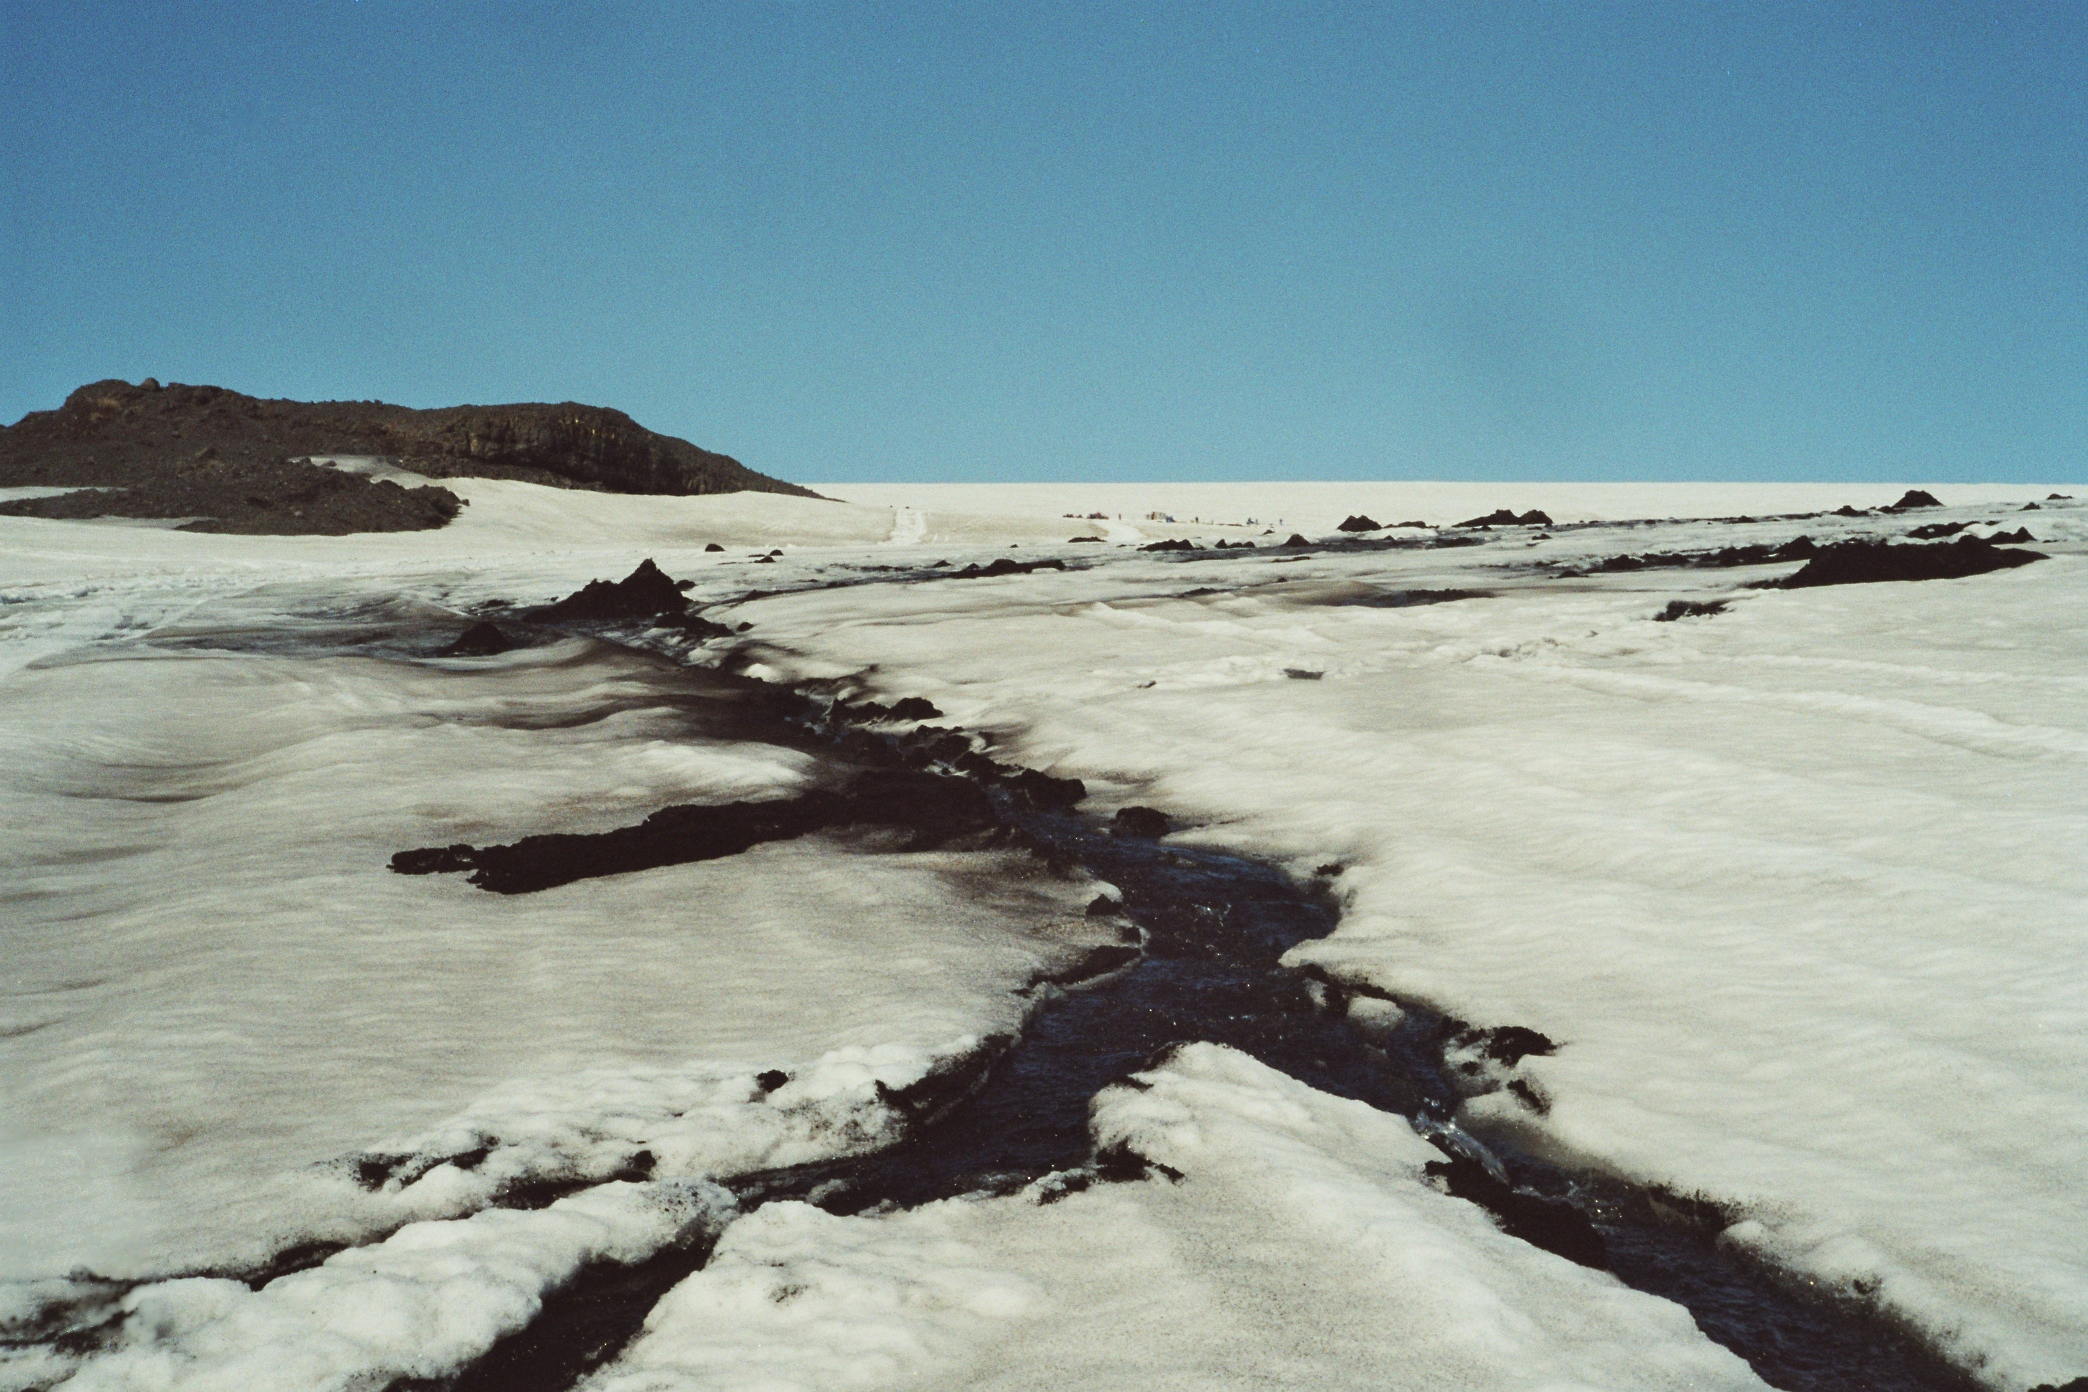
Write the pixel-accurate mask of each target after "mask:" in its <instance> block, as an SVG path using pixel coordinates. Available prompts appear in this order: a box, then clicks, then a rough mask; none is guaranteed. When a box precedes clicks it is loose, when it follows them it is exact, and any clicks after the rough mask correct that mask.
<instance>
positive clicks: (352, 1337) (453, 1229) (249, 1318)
mask: <svg viewBox="0 0 2088 1392" xmlns="http://www.w3.org/2000/svg"><path fill="white" fill-rule="evenodd" d="M732 1208H733V1200H732V1196H731V1195H730V1194H728V1193H726V1192H725V1191H724V1190H722V1189H719V1188H717V1187H716V1186H714V1185H708V1184H703V1183H701V1182H697V1183H693V1184H689V1183H684V1184H672V1183H663V1184H624V1183H612V1184H604V1185H600V1186H598V1187H596V1188H594V1189H590V1190H588V1191H586V1192H584V1193H580V1194H575V1195H573V1196H572V1197H570V1198H565V1199H560V1200H559V1201H558V1202H556V1203H554V1204H552V1205H550V1206H549V1207H547V1208H544V1209H540V1210H535V1211H529V1212H517V1211H512V1210H493V1211H489V1212H485V1213H479V1214H475V1215H473V1216H472V1217H470V1218H465V1219H459V1220H454V1221H449V1222H427V1223H415V1224H412V1225H410V1226H408V1227H405V1228H402V1229H400V1230H399V1231H398V1232H396V1233H394V1234H393V1235H392V1236H391V1237H389V1238H387V1239H386V1240H385V1241H383V1242H381V1243H378V1244H376V1245H374V1246H369V1247H359V1248H354V1249H351V1250H349V1251H346V1252H342V1253H339V1254H338V1255H336V1256H334V1257H332V1258H330V1259H328V1260H327V1261H326V1263H325V1264H324V1265H321V1266H317V1267H313V1268H312V1269H310V1270H307V1271H300V1272H297V1273H296V1274H294V1275H290V1276H284V1277H280V1278H278V1279H277V1280H274V1281H271V1282H269V1283H268V1285H266V1286H264V1287H263V1288H262V1289H260V1290H258V1291H255V1290H251V1289H249V1288H248V1287H247V1286H246V1285H245V1284H244V1283H243V1282H239V1281H224V1280H210V1279H207V1278H191V1279H188V1280H179V1281H166V1282H161V1283H159V1284H156V1285H150V1286H143V1287H140V1288H139V1289H137V1290H135V1291H132V1292H131V1293H130V1294H129V1295H128V1296H127V1297H125V1299H124V1301H123V1328H122V1333H121V1336H120V1340H119V1342H118V1343H117V1345H116V1347H115V1348H114V1349H112V1350H110V1351H108V1352H106V1353H104V1354H102V1355H100V1356H99V1357H96V1358H93V1359H90V1360H88V1361H87V1362H85V1363H84V1364H83V1365H81V1367H80V1368H79V1370H78V1371H77V1373H76V1374H75V1375H74V1376H73V1377H72V1378H71V1379H70V1380H69V1381H68V1382H67V1383H66V1384H65V1386H66V1387H67V1388H68V1389H70V1390H71V1392H252V1390H253V1389H260V1388H268V1389H271V1390H272V1392H338V1390H340V1389H347V1388H355V1387H381V1386H385V1385H388V1384H389V1383H390V1382H391V1381H392V1380H393V1379H395V1378H406V1377H410V1378H425V1379H436V1378H442V1377H446V1376H453V1375H455V1374H456V1373H459V1372H461V1371H462V1370H463V1369H464V1368H465V1367H466V1366H468V1365H469V1364H470V1363H471V1362H472V1360H474V1359H476V1358H478V1357H479V1356H480V1355H482V1354H484V1353H485V1352H486V1351H487V1350H488V1349H490V1348H491V1347H492V1346H493V1345H494V1343H495V1342H497V1341H498V1340H499V1339H500V1338H501V1337H502V1336H503V1335H506V1334H510V1333H513V1332H514V1331H515V1330H517V1329H520V1328H521V1327H522V1326H524V1325H525V1324H527V1323H528V1322H529V1321H530V1319H531V1318H533V1317H534V1316H535V1314H536V1312H537V1310H538V1309H539V1308H540V1307H541V1306H542V1304H543V1298H544V1296H545V1295H546V1294H548V1293H549V1292H551V1291H553V1290H555V1289H557V1288H558V1287H559V1286H561V1285H563V1284H565V1283H566V1282H567V1281H569V1280H570V1279H571V1278H572V1276H573V1275H574V1273H575V1272H577V1271H579V1270H580V1268H581V1267H583V1266H584V1265H586V1264H587V1263H590V1262H602V1261H608V1262H626V1263H628V1262H634V1261H639V1260H642V1259H643V1258H645V1257H647V1256H650V1255H651V1254H652V1253H654V1252H656V1251H658V1250H659V1249H661V1248H662V1247H665V1246H667V1245H668V1244H669V1243H672V1242H676V1241H682V1240H687V1239H689V1238H690V1237H692V1236H693V1235H695V1234H697V1233H699V1232H701V1231H704V1230H710V1231H715V1230H716V1229H717V1227H718V1226H720V1225H721V1224H722V1223H723V1222H725V1221H726V1220H727V1219H728V1218H729V1216H730V1214H731V1212H732Z"/></svg>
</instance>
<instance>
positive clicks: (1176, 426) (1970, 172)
mask: <svg viewBox="0 0 2088 1392" xmlns="http://www.w3.org/2000/svg"><path fill="white" fill-rule="evenodd" d="M0 15H4V26H5V27H4V31H0V43H4V61H5V67H4V71H0V234H4V241H0V419H4V420H8V421H12V420H14V419H17V418H18V417H19V416H20V415H21V414H22V413H24V412H26V411H29V410H34V409H42V408H48V407H52V406H55V405H57V404H58V402H59V401H60V400H61V399H62V398H63V396H64V395H65V393H66V392H67V391H68V390H70V389H71V388H72V387H74V386H77V385H79V384H80V383H82V382H85V381H89V380H93V379H96V378H102V377H126V378H130V379H132V380H137V379H139V378H142V377H145V376H147V375H152V376H157V377H159V378H160V379H162V380H166V381H185V382H215V383H219V384H222V385H225V386H229V387H234V388H237V389H239V390H241V391H247V392H254V393H257V394H261V395H269V396H292V397H304V398H314V397H353V398H364V397H376V398H382V399H385V400H389V401H398V402H403V403H406V404H409V405H420V406H435V405H447V404H453V403H457V402H464V401H478V402H490V401H511V400H565V399H573V400H580V401H587V402H594V403H599V404H604V405H613V406H618V407H621V408H623V409H625V410H627V411H629V412H631V414H633V415H634V416H636V417H637V418H638V419H639V420H640V421H642V422H644V423H645V424H647V425H649V426H652V427H654V428H656V429H660V430H666V431H669V432H672V433H674V434H679V435H685V436H687V437H688V438H690V439H693V440H695V441H696V442H698V443H699V444H703V445H706V446H709V447H711V448H714V449H721V450H724V451H727V452H728V453H731V454H734V455H737V456H738V457H740V458H741V459H743V460H745V461H746V462H747V463H749V464H751V465H753V466H754V467H756V468H759V469H763V470H766V471H768V472H771V473H777V474H781V475H783V476H785V477H788V478H795V479H807V480H834V481H842V480H867V479H978V480H1000V479H1054V478H1067V479H1155V478H1173V479H1192V478H1209V479H1240V478H1502V479H1508V478H1561V479H1565V478H1589V479H1594V478H1675V479H1720V478H1733V479H1756V478H1759V479H1785V478H1823V479H1849V480H1862V479H1901V478H1919V479H1931V478H1933V479H1943V480H1983V479H1994V480H2029V481H2055V482H2056V481H2070V480H2082V479H2084V478H2088V4H2080V3H2058V4H2031V3H2025V4H2001V5H1991V6H1989V5H1971V4H1962V5H1923V4H1910V3H1892V4H1867V3H1846V4H1842V3H1836V4H1776V3H1753V2H1752V0H1735V2H1734V3H1731V4H1716V5H1712V4H1689V3H1680V0H1670V2H1668V3H1648V4H1643V5H1603V4H1594V3H1575V4H1539V3H1521V4H1517V3H1500V4H1485V5H1476V6H1473V5H1463V4H1449V3H1442V4H1430V5H1405V4H1396V3H1384V4H1361V3H1357V4H1347V3H1343V4H1325V3H1318V0H1294V3H1288V4H1268V5H1247V6H1227V5H1198V6H1187V5H1184V6H1153V5H1140V4H1134V3H1107V4H1096V5H1082V4H1075V3H1054V4H1049V5H1046V4H1011V3H991V4H984V3H982V4H971V5H929V4H909V3H896V2H892V0H887V2H886V3H870V4H861V5H842V4H827V3H815V2H814V0H795V2H793V3H779V2H777V0H745V3H734V4H720V5H697V4H675V5H640V4H629V5H626V4H610V5H602V6H590V5H586V4H580V3H557V4H543V5H535V4H525V3H502V4H493V5H473V4H461V3H460V4H425V3H389V2H388V0H361V2H360V3H356V2H354V0H310V2H309V3H287V4H283V3H278V4H270V5H246V4H238V3H214V4H154V3H147V2H146V0H126V3H120V4H103V3H94V2H93V0H54V2H52V3H43V2H42V0H38V2H37V3H28V0H0Z"/></svg>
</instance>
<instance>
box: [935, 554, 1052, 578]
mask: <svg viewBox="0 0 2088 1392" xmlns="http://www.w3.org/2000/svg"><path fill="white" fill-rule="evenodd" d="M1065 568H1066V563H1065V562H1064V561H1062V560H1060V559H1058V558H1057V557H1056V556H1051V557H1047V558H1046V559H1044V560H1041V561H1011V560H1009V559H1008V558H1007V557H1006V556H1002V557H1001V558H1000V559H998V560H996V561H993V562H992V563H990V564H988V565H983V566H982V565H979V564H978V563H977V562H973V563H972V564H970V565H968V566H966V567H965V568H964V569H962V570H959V571H955V572H953V573H951V574H950V575H949V576H948V577H947V578H948V579H951V580H975V579H980V578H988V577H992V576H996V575H1028V574H1029V573H1030V572H1031V571H1033V570H1064V569H1065Z"/></svg>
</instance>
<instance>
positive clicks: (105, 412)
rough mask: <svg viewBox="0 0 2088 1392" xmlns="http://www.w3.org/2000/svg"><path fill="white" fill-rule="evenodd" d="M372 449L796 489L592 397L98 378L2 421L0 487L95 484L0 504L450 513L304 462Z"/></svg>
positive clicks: (431, 491) (423, 465)
mask: <svg viewBox="0 0 2088 1392" xmlns="http://www.w3.org/2000/svg"><path fill="white" fill-rule="evenodd" d="M314 456H317V457H322V458H323V457H328V456H376V457H381V458H386V459H390V460H394V461H396V462H397V463H398V464H399V465H400V466H401V467H403V468H405V469H409V470H411V471H413V472H415V473H419V474H425V475H428V476H430V477H436V478H445V477H449V478H454V477H475V478H506V479H521V480H524V481H527V482H530V483H541V484H549V485H552V486H554V487H559V488H587V489H595V490H600V491H603V492H611V493H669V494H682V495H686V494H693V493H737V492H745V491H753V492H765V493H794V494H797V495H799V496H803V497H810V496H813V495H812V494H811V493H810V492H809V490H806V489H803V488H799V487H798V486H797V485H795V484H790V483H784V482H782V481H781V480H779V479H772V478H769V477H768V476H767V475H765V474H757V473H755V472H754V471H753V470H752V469H749V468H747V467H746V466H745V465H743V464H741V463H740V462H739V461H738V460H735V459H731V458H729V457H727V456H725V455H722V454H714V453H712V452H711V451H709V450H705V449H699V448H697V447H696V446H695V445H692V444H690V443H689V442H688V441H686V440H680V439H676V438H675V437H673V436H671V435H659V434H655V433H654V432H653V431H650V430H647V429H646V428H645V427H643V426H641V425H639V424H638V423H637V422H636V421H634V420H632V419H631V418H630V417H629V416H627V415H625V414H624V413H623V412H621V411H612V410H609V409H607V408H605V407H600V406H581V405H577V404H574V403H571V402H567V403H564V404H561V405H555V406H554V405H543V404H535V403H531V404H523V405H513V406H450V407H444V408H441V409H438V410H431V411H417V410H413V409H411V408H409V407H405V406H390V405H386V404H385V403H383V402H378V401H320V402H305V401H273V400H263V399H261V398H258V397H251V396H244V395H241V394H240V393H238V392H234V391H227V390H225V389H224V388H222V387H190V386H181V385H178V384H170V385H168V386H164V387H163V386H161V385H160V384H159V383H157V382H155V381H153V380H151V379H150V378H148V379H146V380H145V381H144V382H143V383H141V384H139V385H137V386H132V385H131V384H130V383H128V382H119V381H109V382H95V383H92V384H91V385H88V386H84V387H81V388H80V389H79V390H78V391H76V392H74V393H73V394H72V395H71V396H69V397H67V398H66V399H65V404H64V405H63V406H61V407H60V408H59V409H57V410H55V411H34V412H31V413H30V414H29V415H27V416H24V417H23V418H22V419H21V420H20V421H19V422H17V423H16V424H14V425H12V426H7V427H0V488H16V487H24V486H39V485H40V486H46V487H69V488H94V489H98V490H103V491H100V492H96V493H74V494H67V495H63V496H59V497H53V498H40V499H26V500H16V501H14V502H11V503H0V511H4V512H12V513H28V514H32V515H36V516H45V517H90V516H130V517H188V518H195V519H198V520H196V521H194V522H191V523H190V524H189V526H190V527H192V528H193V529H195V530H205V531H236V532H326V533H341V532H351V531H397V530H412V529H418V528H423V527H439V526H441V525H442V524H443V523H444V522H446V521H448V520H449V518H450V517H452V516H454V515H455V513H456V509H457V506H458V502H457V499H456V497H455V495H453V494H451V493H450V492H449V491H448V490H447V489H442V488H410V489H409V488H401V487H399V486H398V485H397V484H393V483H383V482H373V481H372V480H370V479H366V478H362V477H359V476H357V475H354V474H343V473H340V472H338V471H335V470H332V469H326V468H321V467H318V466H314V465H312V464H309V463H305V462H302V461H304V460H306V459H309V458H311V457H314Z"/></svg>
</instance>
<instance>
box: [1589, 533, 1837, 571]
mask: <svg viewBox="0 0 2088 1392" xmlns="http://www.w3.org/2000/svg"><path fill="white" fill-rule="evenodd" d="M1819 550H1820V548H1819V547H1818V546H1816V545H1815V544H1814V543H1813V539H1812V538H1811V537H1803V536H1801V537H1793V538H1792V539H1791V540H1789V541H1786V542H1782V543H1780V544H1778V545H1775V546H1771V545H1769V544H1768V543H1767V542H1758V543H1755V544H1753V545H1750V546H1721V547H1719V548H1718V549H1717V550H1715V551H1657V552H1648V553H1646V554H1645V555H1642V556H1632V555H1623V556H1608V557H1605V558H1604V559H1603V560H1602V561H1601V562H1599V563H1598V564H1595V565H1592V566H1586V567H1583V568H1582V569H1579V570H1561V571H1560V572H1559V573H1560V574H1561V575H1566V576H1579V575H1616V574H1622V573H1627V572H1630V571H1636V570H1727V569H1731V568H1732V567H1734V566H1753V565H1774V564H1776V563H1777V562H1779V561H1800V560H1805V559H1806V558H1808V557H1810V556H1812V555H1814V554H1815V553H1816V552H1818V551H1819Z"/></svg>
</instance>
